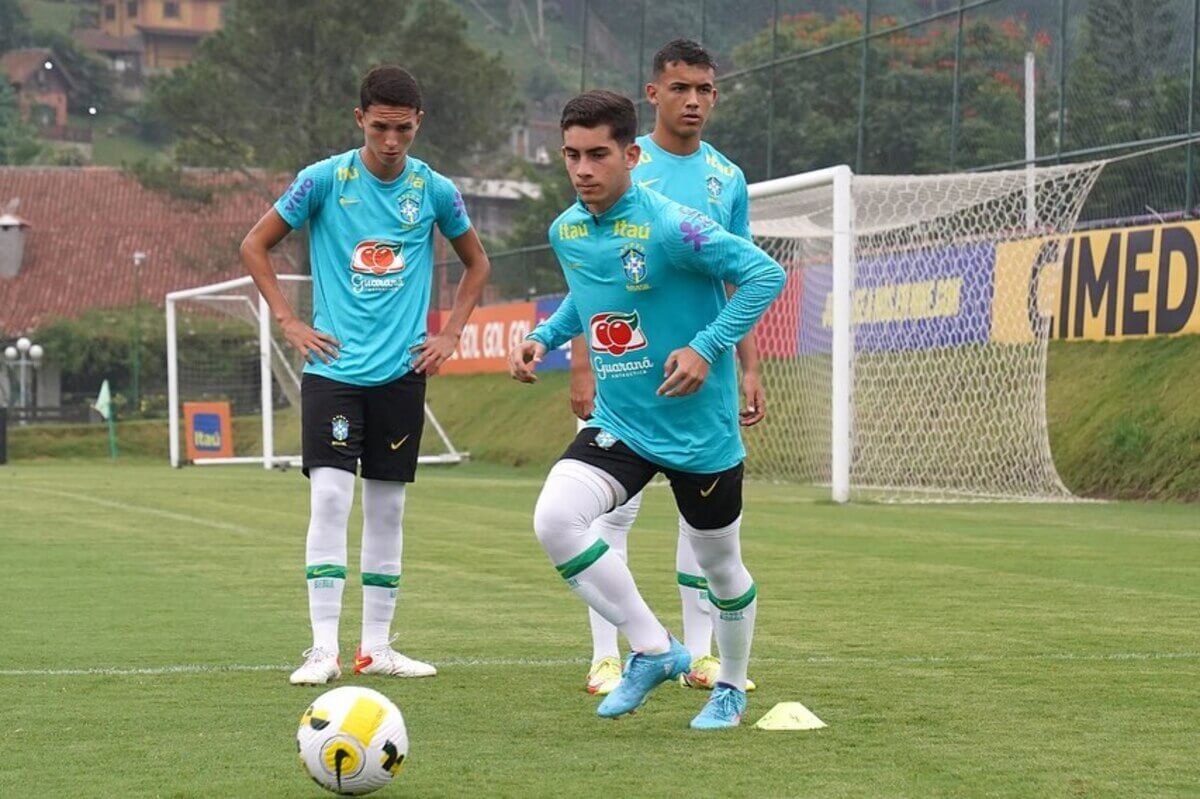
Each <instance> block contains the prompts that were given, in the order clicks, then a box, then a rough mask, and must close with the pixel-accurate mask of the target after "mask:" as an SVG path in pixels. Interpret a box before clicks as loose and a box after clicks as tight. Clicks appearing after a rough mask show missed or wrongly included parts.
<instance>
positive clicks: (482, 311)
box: [441, 302, 537, 374]
mask: <svg viewBox="0 0 1200 799" xmlns="http://www.w3.org/2000/svg"><path fill="white" fill-rule="evenodd" d="M536 310H537V308H536V306H535V304H534V303H532V302H513V303H507V304H505V305H483V306H480V307H479V308H476V309H475V312H474V313H472V314H471V318H470V319H468V320H467V324H466V325H465V326H464V327H463V332H462V337H461V338H460V339H459V340H458V347H457V348H455V350H454V354H453V355H451V356H450V359H449V360H448V361H446V363H444V364H442V368H441V371H442V373H443V374H481V373H484V372H507V371H508V351H509V350H510V349H512V347H513V345H514V344H516V343H517V342H519V341H521V340H522V339H524V338H525V336H527V335H529V331H530V330H533V319H534V314H535V312H536ZM449 316H450V312H449V311H442V319H441V321H442V324H443V325H444V324H445V323H446V319H447V318H449Z"/></svg>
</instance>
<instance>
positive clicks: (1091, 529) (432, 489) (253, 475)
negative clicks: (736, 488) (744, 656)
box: [0, 441, 1200, 797]
mask: <svg viewBox="0 0 1200 799" xmlns="http://www.w3.org/2000/svg"><path fill="white" fill-rule="evenodd" d="M558 443H559V444H561V443H562V442H561V441H560V442H558ZM540 479H541V469H540V468H538V469H532V468H531V469H511V468H509V469H505V468H500V467H495V466H484V465H481V464H474V465H469V466H465V467H458V468H454V469H444V470H435V469H426V470H424V471H423V472H422V473H421V476H420V479H419V481H418V482H417V484H416V485H415V486H414V487H413V488H412V490H411V492H410V494H409V503H408V509H407V516H406V524H405V529H406V533H407V535H406V539H407V540H406V541H405V572H404V573H405V577H404V589H403V596H402V600H401V603H400V606H399V611H398V616H397V623H396V630H397V631H399V632H400V633H401V642H402V646H403V648H404V650H405V651H407V652H409V653H411V654H412V655H414V656H417V657H422V658H427V659H430V660H433V661H435V662H437V663H439V664H440V666H441V673H440V674H439V676H438V677H437V678H436V679H433V680H424V681H411V682H388V681H384V680H382V679H369V680H365V679H351V680H350V682H354V683H361V684H366V685H370V686H372V687H375V688H378V689H380V690H383V691H385V692H386V693H387V694H388V695H389V696H391V697H392V698H393V699H394V700H395V701H396V702H397V703H398V704H399V706H400V707H401V708H402V710H403V711H404V713H405V717H406V719H407V722H408V725H409V730H410V736H411V740H412V745H411V752H410V754H411V758H410V760H409V762H408V763H407V764H406V767H405V770H404V772H403V773H402V775H401V777H400V778H399V781H398V784H397V785H396V786H394V787H393V788H390V789H388V790H387V791H385V792H384V793H383V794H382V795H386V796H467V795H485V796H522V797H535V796H562V795H563V794H564V793H565V792H568V791H569V792H570V793H571V794H574V795H578V796H600V795H613V796H616V795H635V796H661V795H667V794H671V795H676V796H761V797H766V796H771V797H774V796H824V797H841V796H846V797H851V796H854V797H857V796H912V797H936V796H1020V797H1027V796H1039V797H1041V796H1063V797H1081V796H1084V797H1102V796H1112V797H1124V796H1170V795H1174V796H1194V795H1196V794H1197V793H1200V774H1198V772H1197V770H1196V767H1195V755H1196V744H1197V733H1196V719H1197V718H1200V694H1198V693H1197V692H1196V690H1195V686H1196V685H1198V684H1200V633H1198V632H1197V628H1196V624H1195V620H1196V618H1197V617H1198V615H1200V548H1198V546H1197V545H1198V544H1200V524H1198V522H1197V516H1196V512H1195V508H1194V507H1187V506H1172V505H1150V504H1106V505H1100V504H1097V505H1062V506H1044V507H1042V506H999V505H998V506H933V507H920V506H914V507H908V506H871V505H858V506H848V507H837V506H834V505H831V504H829V503H827V502H824V501H822V500H820V499H819V494H818V493H815V492H811V491H808V490H803V489H797V488H794V487H788V486H778V485H763V484H751V485H750V486H749V487H748V490H747V514H746V521H745V530H744V551H745V557H746V561H747V564H748V565H749V567H750V568H751V570H752V571H753V573H754V575H755V577H756V579H757V582H758V584H759V588H760V596H761V597H762V599H761V606H760V612H759V627H758V634H757V638H756V646H755V660H754V662H753V663H752V669H751V674H752V676H753V677H754V678H755V679H756V680H757V681H758V684H759V686H760V687H759V690H758V692H757V693H756V694H754V695H752V699H751V706H750V712H749V716H750V718H751V719H755V718H757V717H758V716H759V715H760V714H761V713H763V712H765V711H766V710H767V709H768V708H769V707H771V706H772V705H773V704H774V703H776V702H779V701H790V700H798V701H802V702H804V703H805V704H806V705H807V706H808V707H810V708H811V709H812V710H813V711H814V712H815V713H817V715H819V716H820V717H821V718H822V719H824V720H825V721H826V722H827V723H828V724H829V727H828V728H827V729H825V730H822V731H819V732H806V733H764V732H760V731H756V730H752V729H742V730H738V731H734V732H732V733H729V734H720V735H703V734H696V733H692V732H691V731H690V730H688V729H687V728H686V724H687V721H688V719H689V718H690V717H691V716H692V715H693V714H694V713H695V711H696V710H697V708H698V706H699V704H700V703H701V701H702V700H703V696H701V695H698V694H696V693H694V692H691V691H687V690H685V689H682V688H676V687H674V686H666V687H664V688H662V689H660V690H659V691H658V692H657V693H656V694H655V695H654V696H653V697H652V700H651V702H650V703H649V704H648V705H647V707H646V708H645V709H644V710H643V711H642V712H640V713H638V714H637V715H636V716H634V717H632V718H628V719H625V720H622V721H619V722H606V721H602V720H600V719H598V718H596V717H595V715H594V708H595V700H594V699H592V698H590V697H588V696H587V695H586V694H585V693H584V692H583V691H582V681H583V676H584V671H585V669H586V663H585V659H586V657H587V654H588V652H589V649H590V647H589V643H588V637H587V632H586V624H585V617H584V613H583V608H582V605H581V604H580V603H579V602H578V601H577V600H575V599H574V598H573V597H571V596H570V594H569V592H568V591H567V590H566V589H565V587H564V586H563V585H562V583H561V582H560V581H559V579H558V578H557V577H556V576H555V574H554V571H553V569H551V568H550V564H549V563H548V562H547V560H546V558H545V556H544V555H543V554H542V553H541V551H540V549H539V548H538V546H537V544H536V542H535V540H534V538H533V536H532V534H531V533H530V531H529V530H530V513H531V508H532V506H533V502H534V499H535V497H536V494H537V490H538V486H539V484H540ZM0 508H2V509H3V510H2V512H0V551H2V552H3V557H4V561H5V584H4V596H5V600H4V605H3V612H0V639H2V640H3V641H4V650H3V651H4V656H3V658H2V659H0V706H3V707H4V708H5V715H6V718H5V733H4V750H5V752H6V755H5V756H4V757H2V758H0V795H2V796H27V795H39V796H80V797H84V796H88V797H90V796H97V797H99V796H105V797H107V796H122V797H135V796H164V797H191V796H196V797H200V796H204V797H208V796H239V797H241V796H254V797H271V796H289V797H297V796H314V797H316V796H320V795H322V794H320V793H319V791H318V790H317V789H316V788H315V787H314V786H313V785H312V784H311V783H310V782H309V781H308V780H307V779H306V778H305V777H304V775H303V774H302V773H301V771H300V769H299V768H297V765H296V761H295V752H294V742H293V741H294V738H293V736H294V733H295V725H296V723H297V720H298V719H299V716H300V713H301V711H302V710H303V709H304V707H305V706H306V704H307V703H308V701H309V700H310V699H311V698H312V697H313V696H315V695H316V691H315V690H309V689H301V688H293V687H291V686H289V685H287V683H286V676H287V669H288V667H289V666H291V665H294V664H295V663H296V661H297V656H298V654H299V651H300V650H301V649H302V648H303V647H304V646H305V643H306V638H307V614H306V611H305V593H304V585H303V578H302V577H301V575H302V573H303V572H302V568H303V538H304V529H305V526H306V521H307V515H308V512H307V485H306V482H305V480H304V479H303V478H302V477H300V476H299V474H298V473H296V472H294V471H292V472H287V473H265V472H262V471H261V470H258V469H254V468H240V467H228V468H208V469H201V468H190V469H185V470H181V471H174V470H171V469H168V468H166V467H165V466H162V465H158V464H153V463H145V462H143V463H136V462H122V463H119V464H117V465H116V466H115V467H114V466H109V465H108V464H105V463H100V462H98V463H94V464H93V463H86V462H75V463H69V462H50V461H48V462H23V463H16V464H9V465H8V466H5V467H3V468H0ZM674 518H675V517H674V511H673V508H672V506H671V503H670V497H669V492H667V491H665V490H662V489H657V488H652V489H650V490H649V491H648V493H647V499H646V504H645V508H644V510H643V512H642V516H641V518H640V519H639V521H638V525H637V527H636V528H635V530H634V533H633V537H632V539H631V553H632V563H633V568H634V571H635V573H636V574H637V575H638V576H639V578H640V580H641V582H642V585H643V588H644V592H645V594H646V596H647V598H648V600H649V601H650V603H651V605H652V606H654V607H655V608H657V609H658V610H659V612H660V614H661V615H662V617H663V618H664V620H666V621H667V622H668V623H669V624H671V625H672V626H676V627H677V624H678V622H677V615H678V609H677V605H678V600H677V594H676V592H675V588H674V585H673V571H674V558H673V548H674V534H673V529H674ZM359 524H360V521H359V519H358V516H357V511H356V514H355V517H354V518H353V519H352V520H351V530H352V531H354V530H357V528H358V526H359ZM357 538H358V536H357V534H352V535H351V554H350V562H351V564H356V563H357V557H358V556H357V547H356V545H355V542H356V541H357ZM354 571H356V570H355V569H352V572H354ZM349 582H350V584H349V586H348V588H347V592H346V602H345V620H344V623H343V630H342V633H343V634H342V636H341V638H342V645H343V648H344V649H346V650H348V649H350V648H351V647H353V646H354V642H355V640H356V637H357V636H356V633H357V624H358V618H359V608H360V601H359V597H358V590H357V580H356V579H355V578H353V577H352V578H351V580H350V581H349ZM522 660H527V661H531V662H530V664H529V665H525V666H517V665H508V664H507V663H506V661H509V662H516V661H522ZM563 660H567V661H571V662H569V663H566V664H564V663H563V662H562V661H563ZM186 664H193V665H196V666H197V667H198V668H197V670H196V671H193V672H189V673H163V670H164V669H167V668H169V667H171V666H177V665H186ZM252 666H265V667H267V668H266V669H265V670H260V671H239V670H236V668H237V667H252ZM91 668H99V669H113V670H126V671H124V672H122V673H111V674H105V673H95V674H72V673H55V672H56V671H58V670H72V669H91ZM132 669H146V670H148V671H147V672H146V673H142V674H137V673H129V671H128V670H132Z"/></svg>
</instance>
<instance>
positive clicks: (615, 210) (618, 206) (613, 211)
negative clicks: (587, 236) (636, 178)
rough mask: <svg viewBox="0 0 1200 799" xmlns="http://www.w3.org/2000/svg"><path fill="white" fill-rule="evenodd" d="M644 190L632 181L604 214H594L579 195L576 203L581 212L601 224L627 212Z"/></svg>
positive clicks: (635, 203) (636, 202)
mask: <svg viewBox="0 0 1200 799" xmlns="http://www.w3.org/2000/svg"><path fill="white" fill-rule="evenodd" d="M642 191H643V189H642V188H641V187H639V186H638V184H637V183H631V184H630V186H629V188H628V189H627V190H626V191H625V193H624V194H622V195H621V196H620V197H619V198H618V199H617V201H616V202H615V203H613V204H612V205H611V206H610V207H609V208H608V210H607V211H605V212H604V213H602V214H593V213H592V211H591V209H590V208H588V207H587V203H585V202H584V201H583V199H582V198H581V197H579V196H578V195H577V196H576V197H575V205H576V207H577V208H578V209H579V210H580V212H582V213H584V214H587V215H588V216H590V217H591V218H592V219H594V220H595V221H596V224H601V223H604V222H607V221H608V220H610V219H613V218H615V217H618V216H621V215H622V214H625V213H627V212H628V211H629V209H630V208H632V207H633V206H635V205H637V204H638V201H639V200H640V198H641V196H642Z"/></svg>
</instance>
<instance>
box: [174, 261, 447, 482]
mask: <svg viewBox="0 0 1200 799" xmlns="http://www.w3.org/2000/svg"><path fill="white" fill-rule="evenodd" d="M279 285H280V288H281V289H282V290H283V292H284V294H285V295H286V296H287V298H288V301H289V302H290V303H291V305H292V307H293V308H294V309H295V310H296V312H297V313H298V314H299V315H300V318H302V319H306V318H311V317H312V278H311V277H309V276H308V275H279ZM166 315H167V393H168V405H169V416H170V453H171V465H172V466H180V465H182V464H184V463H196V464H206V465H207V464H229V463H261V464H262V465H263V466H264V467H265V468H267V469H270V468H272V467H276V466H299V465H300V462H301V458H300V451H301V449H300V443H301V438H300V376H301V374H302V372H303V367H304V363H303V359H302V358H301V356H300V354H299V353H298V352H296V351H295V350H294V349H293V348H292V347H291V346H290V345H289V344H288V343H287V340H286V339H285V338H284V336H283V333H282V331H281V330H280V329H279V326H278V325H276V324H275V323H274V322H273V321H272V318H271V313H270V309H269V308H268V307H267V303H266V300H264V299H263V298H262V296H261V295H260V294H259V293H258V290H257V289H256V288H255V286H254V281H253V280H252V279H251V278H250V277H249V276H247V277H240V278H236V279H234V280H227V281H225V282H223V283H214V284H212V285H208V286H199V287H197V288H191V289H184V290H182V291H173V292H171V293H169V294H168V295H167V297H166ZM185 403H227V404H228V409H229V412H230V416H231V420H232V454H223V455H218V456H210V453H208V452H204V453H202V454H203V457H195V458H190V457H188V455H187V452H188V450H189V449H191V450H193V451H194V450H196V449H202V447H200V446H199V445H200V444H201V443H204V444H208V443H214V439H213V438H212V434H211V433H209V432H206V431H203V430H199V431H197V430H193V431H192V434H193V435H195V436H199V437H200V439H199V440H198V441H194V442H187V443H190V444H192V445H193V446H192V447H185V446H183V444H184V442H183V441H182V440H181V432H182V426H181V420H182V419H183V416H184V411H185V407H184V405H185ZM425 419H426V421H427V422H428V425H429V429H428V430H427V432H426V434H425V436H424V437H423V439H422V442H421V457H420V462H421V463H443V464H453V463H461V462H462V461H463V460H464V459H466V457H467V453H465V452H461V451H459V450H458V449H456V448H455V446H454V443H453V442H452V441H451V440H450V437H449V436H448V435H447V434H446V431H445V429H444V428H443V427H442V425H441V424H440V423H439V422H438V420H437V417H436V416H434V414H433V411H432V409H431V408H430V407H429V405H428V404H426V406H425ZM430 433H433V435H430ZM206 436H207V438H205V437H206ZM215 443H218V444H224V443H225V442H215Z"/></svg>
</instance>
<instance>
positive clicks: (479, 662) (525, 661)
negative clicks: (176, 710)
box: [0, 652, 1200, 677]
mask: <svg viewBox="0 0 1200 799" xmlns="http://www.w3.org/2000/svg"><path fill="white" fill-rule="evenodd" d="M1155 660H1200V652H1045V653H1040V654H1028V655H1021V654H1013V655H946V656H939V655H914V656H912V657H894V658H887V657H839V656H834V655H830V656H821V655H815V656H811V657H797V658H754V659H753V662H754V663H770V664H778V665H786V664H793V665H795V664H815V665H832V666H845V665H860V666H884V667H888V666H942V665H948V666H954V665H970V664H975V663H985V664H986V663H1031V662H1090V663H1096V662H1100V663H1106V662H1131V661H1137V662H1141V661H1155ZM587 663H588V660H587V659H586V658H448V659H446V660H438V661H434V664H435V665H437V666H439V667H441V668H496V667H506V666H523V667H532V668H559V667H564V666H583V665H586V664H587ZM294 668H295V664H290V665H289V664H248V663H229V664H220V663H217V664H202V663H184V664H178V665H173V666H147V667H144V668H136V667H130V668H122V667H94V668H87V669H82V668H80V669H0V677H93V676H95V677H160V676H170V675H173V674H222V673H239V672H260V671H267V672H283V671H291V670H292V669H294Z"/></svg>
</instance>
